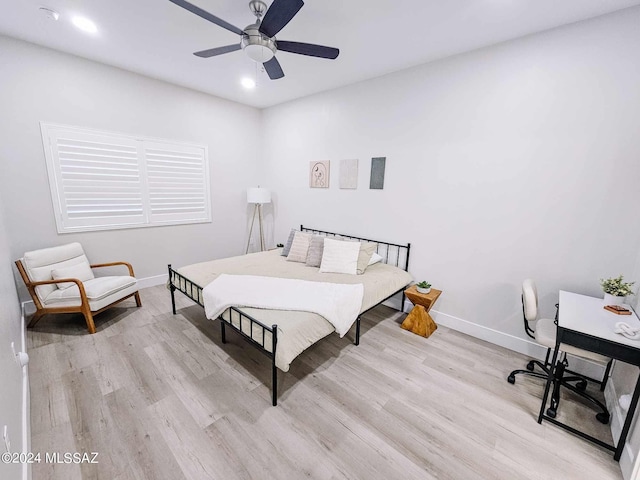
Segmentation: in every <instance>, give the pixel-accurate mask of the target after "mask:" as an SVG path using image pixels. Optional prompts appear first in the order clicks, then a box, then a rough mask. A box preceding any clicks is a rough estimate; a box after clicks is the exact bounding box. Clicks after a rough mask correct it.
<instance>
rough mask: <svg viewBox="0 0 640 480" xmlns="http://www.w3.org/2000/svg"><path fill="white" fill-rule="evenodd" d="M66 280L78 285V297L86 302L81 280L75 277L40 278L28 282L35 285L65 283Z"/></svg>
mask: <svg viewBox="0 0 640 480" xmlns="http://www.w3.org/2000/svg"><path fill="white" fill-rule="evenodd" d="M67 282H73V283H75V284H76V285H77V286H78V290H80V298H81V299H82V302H83V303H85V302H87V303H88V299H87V294H86V292H85V291H84V285H83V284H82V281H81V280H78V279H77V278H58V279H56V280H40V281H39V282H29V283H30V285H31V286H32V287H37V286H38V285H51V284H52V283H67Z"/></svg>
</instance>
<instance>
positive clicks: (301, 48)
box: [276, 40, 340, 60]
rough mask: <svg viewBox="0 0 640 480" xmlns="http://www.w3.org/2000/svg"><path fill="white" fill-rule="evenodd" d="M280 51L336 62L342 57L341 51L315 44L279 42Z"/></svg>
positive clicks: (277, 44) (277, 43)
mask: <svg viewBox="0 0 640 480" xmlns="http://www.w3.org/2000/svg"><path fill="white" fill-rule="evenodd" d="M276 46H277V47H278V50H281V51H283V52H289V53H297V54H299V55H308V56H310V57H320V58H329V59H331V60H334V59H336V58H337V57H338V55H340V50H338V49H337V48H333V47H325V46H323V45H315V44H313V43H302V42H287V41H285V40H278V41H277V42H276Z"/></svg>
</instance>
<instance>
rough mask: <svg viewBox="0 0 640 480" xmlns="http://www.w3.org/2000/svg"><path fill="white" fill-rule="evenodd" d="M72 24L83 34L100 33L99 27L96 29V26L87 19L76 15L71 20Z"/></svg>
mask: <svg viewBox="0 0 640 480" xmlns="http://www.w3.org/2000/svg"><path fill="white" fill-rule="evenodd" d="M71 22H72V23H73V24H74V25H75V26H76V27H78V28H79V29H80V30H82V31H83V32H87V33H96V32H97V31H98V27H96V24H95V23H93V22H92V21H91V20H89V19H88V18H86V17H80V16H77V15H76V16H75V17H73V18H72V19H71Z"/></svg>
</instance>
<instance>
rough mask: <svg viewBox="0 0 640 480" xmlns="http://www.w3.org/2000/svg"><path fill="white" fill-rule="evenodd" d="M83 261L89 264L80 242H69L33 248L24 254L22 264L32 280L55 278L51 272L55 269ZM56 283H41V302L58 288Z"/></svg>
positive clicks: (39, 293) (38, 290)
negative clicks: (49, 246) (38, 248)
mask: <svg viewBox="0 0 640 480" xmlns="http://www.w3.org/2000/svg"><path fill="white" fill-rule="evenodd" d="M81 263H86V264H87V265H88V264H89V260H88V259H87V257H86V255H85V254H84V250H82V245H80V244H79V243H77V242H75V243H68V244H67V245H60V246H58V247H51V248H43V249H41V250H33V251H31V252H27V253H25V254H24V257H23V258H22V265H23V266H24V268H25V270H26V272H27V276H28V277H29V279H30V280H31V281H32V282H39V281H43V280H53V276H52V275H51V272H52V271H53V270H55V269H61V268H67V267H71V266H74V265H78V264H81ZM57 289H58V287H57V286H56V284H51V285H39V286H37V287H36V294H37V295H38V298H39V299H40V301H41V302H44V299H45V298H47V297H48V296H49V295H50V294H51V293H52V292H54V291H55V290H57Z"/></svg>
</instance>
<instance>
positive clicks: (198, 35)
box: [0, 0, 640, 107]
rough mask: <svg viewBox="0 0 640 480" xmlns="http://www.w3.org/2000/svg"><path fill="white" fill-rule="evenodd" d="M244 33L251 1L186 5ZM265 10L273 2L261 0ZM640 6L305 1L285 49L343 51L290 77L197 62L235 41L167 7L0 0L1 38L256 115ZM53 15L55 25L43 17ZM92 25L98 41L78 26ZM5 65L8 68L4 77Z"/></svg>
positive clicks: (142, 2) (243, 61)
mask: <svg viewBox="0 0 640 480" xmlns="http://www.w3.org/2000/svg"><path fill="white" fill-rule="evenodd" d="M191 2H192V3H194V4H196V5H198V6H199V7H201V8H204V9H205V10H207V11H209V12H211V13H213V14H214V15H216V16H218V17H220V18H222V19H224V20H226V21H227V22H229V23H231V24H233V25H236V26H237V27H239V28H241V29H243V28H244V27H246V26H247V25H249V24H250V23H253V21H254V19H255V17H253V15H252V14H251V12H250V11H249V8H248V3H249V2H248V0H191ZM266 2H267V4H270V3H271V0H266ZM639 4H640V0H402V1H399V0H369V1H356V0H307V1H306V4H305V6H304V7H303V8H302V10H300V12H299V13H298V14H297V15H296V17H294V19H293V20H292V21H291V23H289V24H288V25H287V26H286V27H285V28H284V29H283V30H282V31H281V32H280V33H279V34H278V38H279V39H282V40H293V41H301V42H308V43H318V44H321V45H327V46H331V47H338V48H340V56H339V57H338V59H337V60H325V59H319V58H312V57H305V56H301V55H294V54H290V53H286V52H279V53H278V60H279V61H280V64H281V65H282V68H283V70H284V72H285V75H286V76H285V78H283V79H280V80H269V78H268V77H267V75H266V73H263V72H258V87H257V88H256V89H255V90H252V91H249V90H245V89H244V88H243V87H241V86H240V78H241V77H243V76H250V77H255V75H256V67H255V64H254V63H253V62H252V61H251V60H250V59H249V58H248V57H247V56H246V55H245V54H244V53H243V52H241V51H237V52H233V53H229V54H226V55H222V56H219V57H213V58H209V59H202V58H198V57H195V56H194V55H192V53H193V52H195V51H198V50H204V49H207V48H213V47H217V46H222V45H228V44H231V43H234V42H236V41H239V36H237V35H235V34H233V33H231V32H229V31H227V30H224V29H222V28H220V27H218V26H216V25H214V24H212V23H209V22H207V21H206V20H203V19H202V18H200V17H198V16H196V15H194V14H192V13H190V12H188V11H186V10H184V9H182V8H180V7H178V6H176V5H174V4H173V3H171V2H169V1H168V0H102V1H96V0H93V1H89V0H0V6H1V7H2V15H0V33H2V34H5V35H8V36H11V37H15V38H19V39H23V40H27V41H29V42H33V43H36V44H39V45H45V46H47V47H50V48H53V49H56V50H61V51H63V52H68V53H72V54H75V55H78V56H81V57H85V58H89V59H92V60H96V61H98V62H102V63H106V64H108V65H114V66H117V67H120V68H124V69H126V70H130V71H133V72H137V73H141V74H144V75H148V76H150V77H154V78H159V79H162V80H165V81H167V82H171V83H174V84H177V85H182V86H186V87H189V88H193V89H195V90H200V91H202V92H206V93H210V94H213V95H217V96H219V97H223V98H228V99H230V100H234V101H237V102H240V103H244V104H247V105H251V106H255V107H268V106H271V105H276V104H278V103H282V102H285V101H288V100H292V99H295V98H299V97H303V96H305V95H310V94H312V93H316V92H320V91H323V90H328V89H331V88H335V87H339V86H342V85H347V84H351V83H354V82H358V81H361V80H365V79H369V78H373V77H377V76H380V75H384V74H386V73H390V72H394V71H397V70H401V69H404V68H407V67H411V66H414V65H418V64H421V63H425V62H429V61H432V60H435V59H439V58H444V57H447V56H451V55H455V54H457V53H462V52H466V51H470V50H474V49H477V48H480V47H484V46H487V45H492V44H495V43H498V42H502V41H505V40H510V39H513V38H517V37H521V36H523V35H527V34H531V33H535V32H539V31H542V30H547V29H549V28H553V27H557V26H560V25H564V24H567V23H572V22H576V21H579V20H584V19H587V18H592V17H596V16H598V15H603V14H606V13H610V12H613V11H616V10H620V9H623V8H627V7H631V6H634V5H639ZM40 6H47V7H50V8H53V9H55V10H57V11H58V12H59V13H60V19H59V21H57V22H54V21H51V20H49V19H47V18H45V17H44V16H43V15H42V14H41V13H39V11H38V8H39V7H40ZM74 14H81V15H83V16H86V17H89V18H91V19H92V20H93V21H94V22H95V23H96V24H97V26H98V29H99V30H98V34H97V35H94V36H91V35H87V34H85V33H82V32H81V31H79V30H77V29H76V28H74V27H73V26H72V25H71V22H70V19H71V17H72V15H74ZM6 67H7V66H3V68H6Z"/></svg>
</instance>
